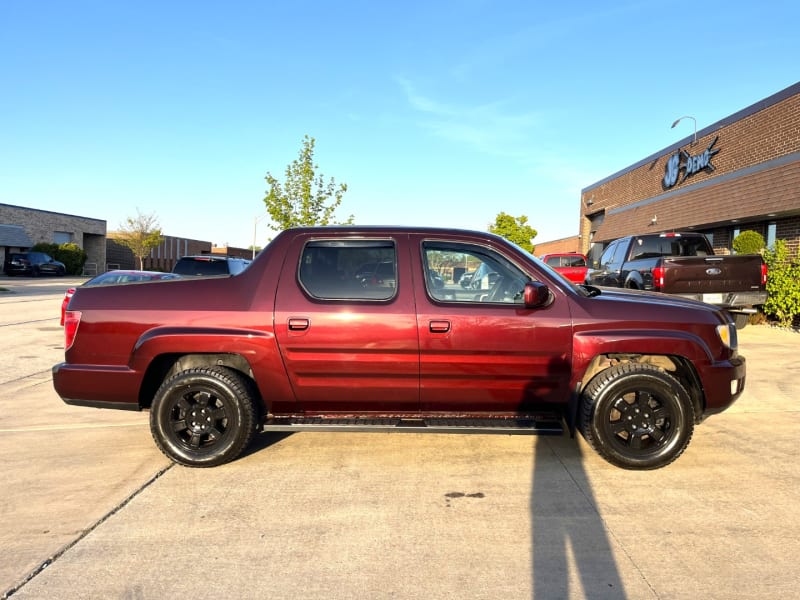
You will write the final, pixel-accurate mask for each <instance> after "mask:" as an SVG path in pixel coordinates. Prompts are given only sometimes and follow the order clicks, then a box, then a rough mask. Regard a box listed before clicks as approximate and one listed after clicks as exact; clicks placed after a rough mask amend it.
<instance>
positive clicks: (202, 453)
mask: <svg viewBox="0 0 800 600" xmlns="http://www.w3.org/2000/svg"><path fill="white" fill-rule="evenodd" d="M252 389H253V388H252V385H251V384H250V382H249V380H248V379H247V378H246V377H244V376H243V375H241V374H239V373H238V372H236V371H233V370H231V369H228V368H225V367H199V368H194V369H188V370H186V371H181V372H180V373H177V374H175V375H173V376H172V377H170V378H169V379H167V380H166V381H165V382H164V383H162V384H161V387H160V388H159V389H158V391H157V392H156V395H155V398H154V399H153V405H152V407H151V409H150V431H151V433H152V434H153V439H154V440H155V442H156V445H157V446H158V447H159V449H160V450H161V451H162V452H163V453H164V454H165V455H167V457H168V458H169V459H171V460H172V461H174V462H176V463H179V464H182V465H185V466H187V467H214V466H217V465H221V464H223V463H226V462H229V461H231V460H233V459H235V458H236V457H237V456H239V455H240V454H241V453H242V451H243V450H244V449H245V448H246V447H247V446H248V444H249V443H250V440H251V439H252V438H253V434H254V432H255V424H256V408H255V402H254V398H253V397H254V393H253V392H252Z"/></svg>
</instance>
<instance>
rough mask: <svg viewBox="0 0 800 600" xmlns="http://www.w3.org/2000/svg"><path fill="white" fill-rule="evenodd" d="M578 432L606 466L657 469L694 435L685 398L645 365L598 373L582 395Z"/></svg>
mask: <svg viewBox="0 0 800 600" xmlns="http://www.w3.org/2000/svg"><path fill="white" fill-rule="evenodd" d="M580 430H581V433H582V435H583V437H584V438H585V439H586V441H587V442H588V443H589V445H590V446H591V447H592V448H593V449H594V450H595V451H597V453H598V454H600V456H602V457H603V458H604V459H606V460H607V461H608V462H610V463H612V464H614V465H617V466H619V467H622V468H625V469H657V468H660V467H664V466H666V465H668V464H669V463H671V462H672V461H674V460H675V459H676V458H678V457H679V456H680V455H681V454H682V453H683V451H684V450H685V449H686V447H687V446H688V444H689V441H690V440H691V438H692V433H693V431H694V407H693V405H692V401H691V399H690V398H689V394H688V393H687V391H686V390H685V389H684V387H683V386H682V385H681V383H680V382H679V381H678V380H677V379H675V378H674V377H673V376H672V375H670V374H669V373H667V372H666V371H663V370H662V369H659V368H657V367H654V366H653V365H650V364H641V363H623V364H619V365H616V366H614V367H611V368H610V369H607V370H605V371H603V372H601V373H600V374H598V375H597V376H596V377H595V378H594V379H593V380H592V381H591V382H590V383H589V385H588V386H587V387H586V389H585V391H584V393H583V411H582V414H581V419H580Z"/></svg>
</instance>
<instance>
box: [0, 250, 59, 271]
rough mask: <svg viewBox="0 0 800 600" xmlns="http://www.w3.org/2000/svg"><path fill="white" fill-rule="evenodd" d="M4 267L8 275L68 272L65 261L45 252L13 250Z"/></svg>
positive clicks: (8, 255)
mask: <svg viewBox="0 0 800 600" xmlns="http://www.w3.org/2000/svg"><path fill="white" fill-rule="evenodd" d="M3 269H4V270H5V272H6V275H9V276H11V275H32V276H34V277H38V276H39V275H58V276H59V277H60V276H62V275H64V274H66V272H67V268H66V267H65V266H64V263H62V262H58V261H57V260H55V259H53V258H52V257H51V256H50V255H49V254H45V253H44V252H12V253H11V254H7V255H6V260H5V264H4V265H3Z"/></svg>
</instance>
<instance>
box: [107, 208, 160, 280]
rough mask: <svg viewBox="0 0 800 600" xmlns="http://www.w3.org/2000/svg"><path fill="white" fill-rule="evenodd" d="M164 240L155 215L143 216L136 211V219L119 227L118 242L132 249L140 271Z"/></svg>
mask: <svg viewBox="0 0 800 600" xmlns="http://www.w3.org/2000/svg"><path fill="white" fill-rule="evenodd" d="M163 239H164V238H162V237H161V226H160V225H159V224H158V218H157V217H156V216H155V214H154V213H150V214H147V215H143V214H142V213H141V212H140V211H139V209H138V208H137V209H136V217H135V218H134V217H128V218H127V219H125V223H124V224H122V225H120V226H119V230H118V237H116V238H115V240H116V241H117V242H119V243H120V244H122V245H123V246H125V247H126V248H130V250H131V252H133V255H134V256H135V257H136V258H137V259H139V269H141V268H142V265H143V262H144V257H145V256H147V255H148V254H150V251H151V250H152V249H153V248H155V247H156V246H158V245H159V244H160V243H161V242H162V241H163Z"/></svg>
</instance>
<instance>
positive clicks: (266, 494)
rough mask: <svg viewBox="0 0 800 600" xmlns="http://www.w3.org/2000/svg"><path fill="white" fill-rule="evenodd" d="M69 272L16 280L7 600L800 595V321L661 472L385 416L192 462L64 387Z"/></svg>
mask: <svg viewBox="0 0 800 600" xmlns="http://www.w3.org/2000/svg"><path fill="white" fill-rule="evenodd" d="M70 283H71V281H70V280H68V279H17V278H10V279H9V278H4V277H0V289H4V290H5V291H0V340H1V341H2V347H3V348H4V349H5V361H6V362H5V365H4V368H3V369H2V371H0V472H2V474H3V485H2V487H0V547H2V548H3V552H2V555H3V560H2V561H0V594H3V596H2V597H3V598H5V597H13V598H14V599H15V600H16V599H18V598H37V599H38V598H70V599H72V598H130V599H137V600H144V599H149V598H165V597H178V596H186V597H195V598H215V597H226V598H227V597H229V598H254V599H255V598H426V599H429V598H451V597H460V598H486V599H494V598H504V599H507V600H510V599H517V598H546V599H549V598H631V599H640V598H658V599H666V598H726V599H727V598H765V597H795V596H797V591H796V588H797V576H796V557H797V556H798V554H800V508H798V507H799V506H800V502H799V500H800V465H799V464H798V461H797V456H798V450H797V432H798V431H800V412H798V409H797V405H796V404H795V397H796V395H797V389H798V388H797V383H796V381H795V379H796V377H797V375H798V373H800V352H798V351H799V350H800V334H798V333H795V332H791V331H783V330H778V329H773V328H769V327H765V326H755V327H754V326H750V327H748V328H746V329H744V330H743V331H741V332H740V350H741V352H742V354H744V355H745V356H746V357H747V359H748V379H747V389H746V391H745V393H744V394H743V396H742V398H741V399H740V400H739V401H738V402H737V403H736V404H735V405H734V406H733V407H732V408H731V409H730V410H729V411H727V412H725V413H722V414H721V415H718V416H714V417H712V418H710V419H709V420H708V421H706V422H705V423H703V424H702V425H700V426H698V427H697V428H696V429H695V434H694V438H693V440H692V442H691V444H690V445H689V448H688V450H687V451H686V453H685V454H684V455H683V456H682V457H681V458H679V459H678V460H677V461H676V462H675V463H674V464H672V465H670V466H669V467H667V468H665V469H661V470H658V471H650V472H631V471H624V470H621V469H617V468H615V467H613V466H611V465H609V464H607V463H605V462H604V461H603V460H601V459H600V458H598V457H597V456H596V455H595V454H594V453H593V452H591V450H590V449H589V448H588V446H587V445H586V444H585V443H584V442H583V440H581V439H575V440H573V439H570V438H569V437H567V436H564V437H555V438H554V437H528V436H483V435H432V434H428V435H420V434H376V433H372V434H355V433H354V434H348V433H339V434H334V433H331V434H328V433H301V434H293V435H285V436H281V435H277V434H262V435H261V436H259V437H258V439H257V443H256V444H255V447H254V448H253V449H252V451H250V452H249V453H247V454H246V456H244V457H243V458H241V459H239V460H237V461H235V462H233V463H231V464H228V465H225V466H222V467H217V468H214V469H187V468H182V467H177V466H172V465H171V464H170V463H169V462H168V461H167V460H166V459H165V458H164V457H163V456H162V455H161V454H160V453H159V452H158V450H157V449H156V448H155V445H154V443H153V441H152V439H151V437H150V433H149V428H148V424H147V423H148V421H147V419H148V415H147V414H146V413H128V412H118V411H102V410H96V409H88V408H78V407H69V406H66V405H64V404H63V403H62V402H61V401H60V399H59V398H58V397H57V395H56V394H55V392H54V391H53V388H52V384H51V380H50V367H51V366H52V364H54V363H56V362H58V361H59V360H61V358H62V356H63V352H62V350H61V342H62V340H61V336H62V332H61V327H60V326H59V324H58V311H59V306H60V301H61V297H62V296H63V292H64V289H66V287H68V285H70Z"/></svg>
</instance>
